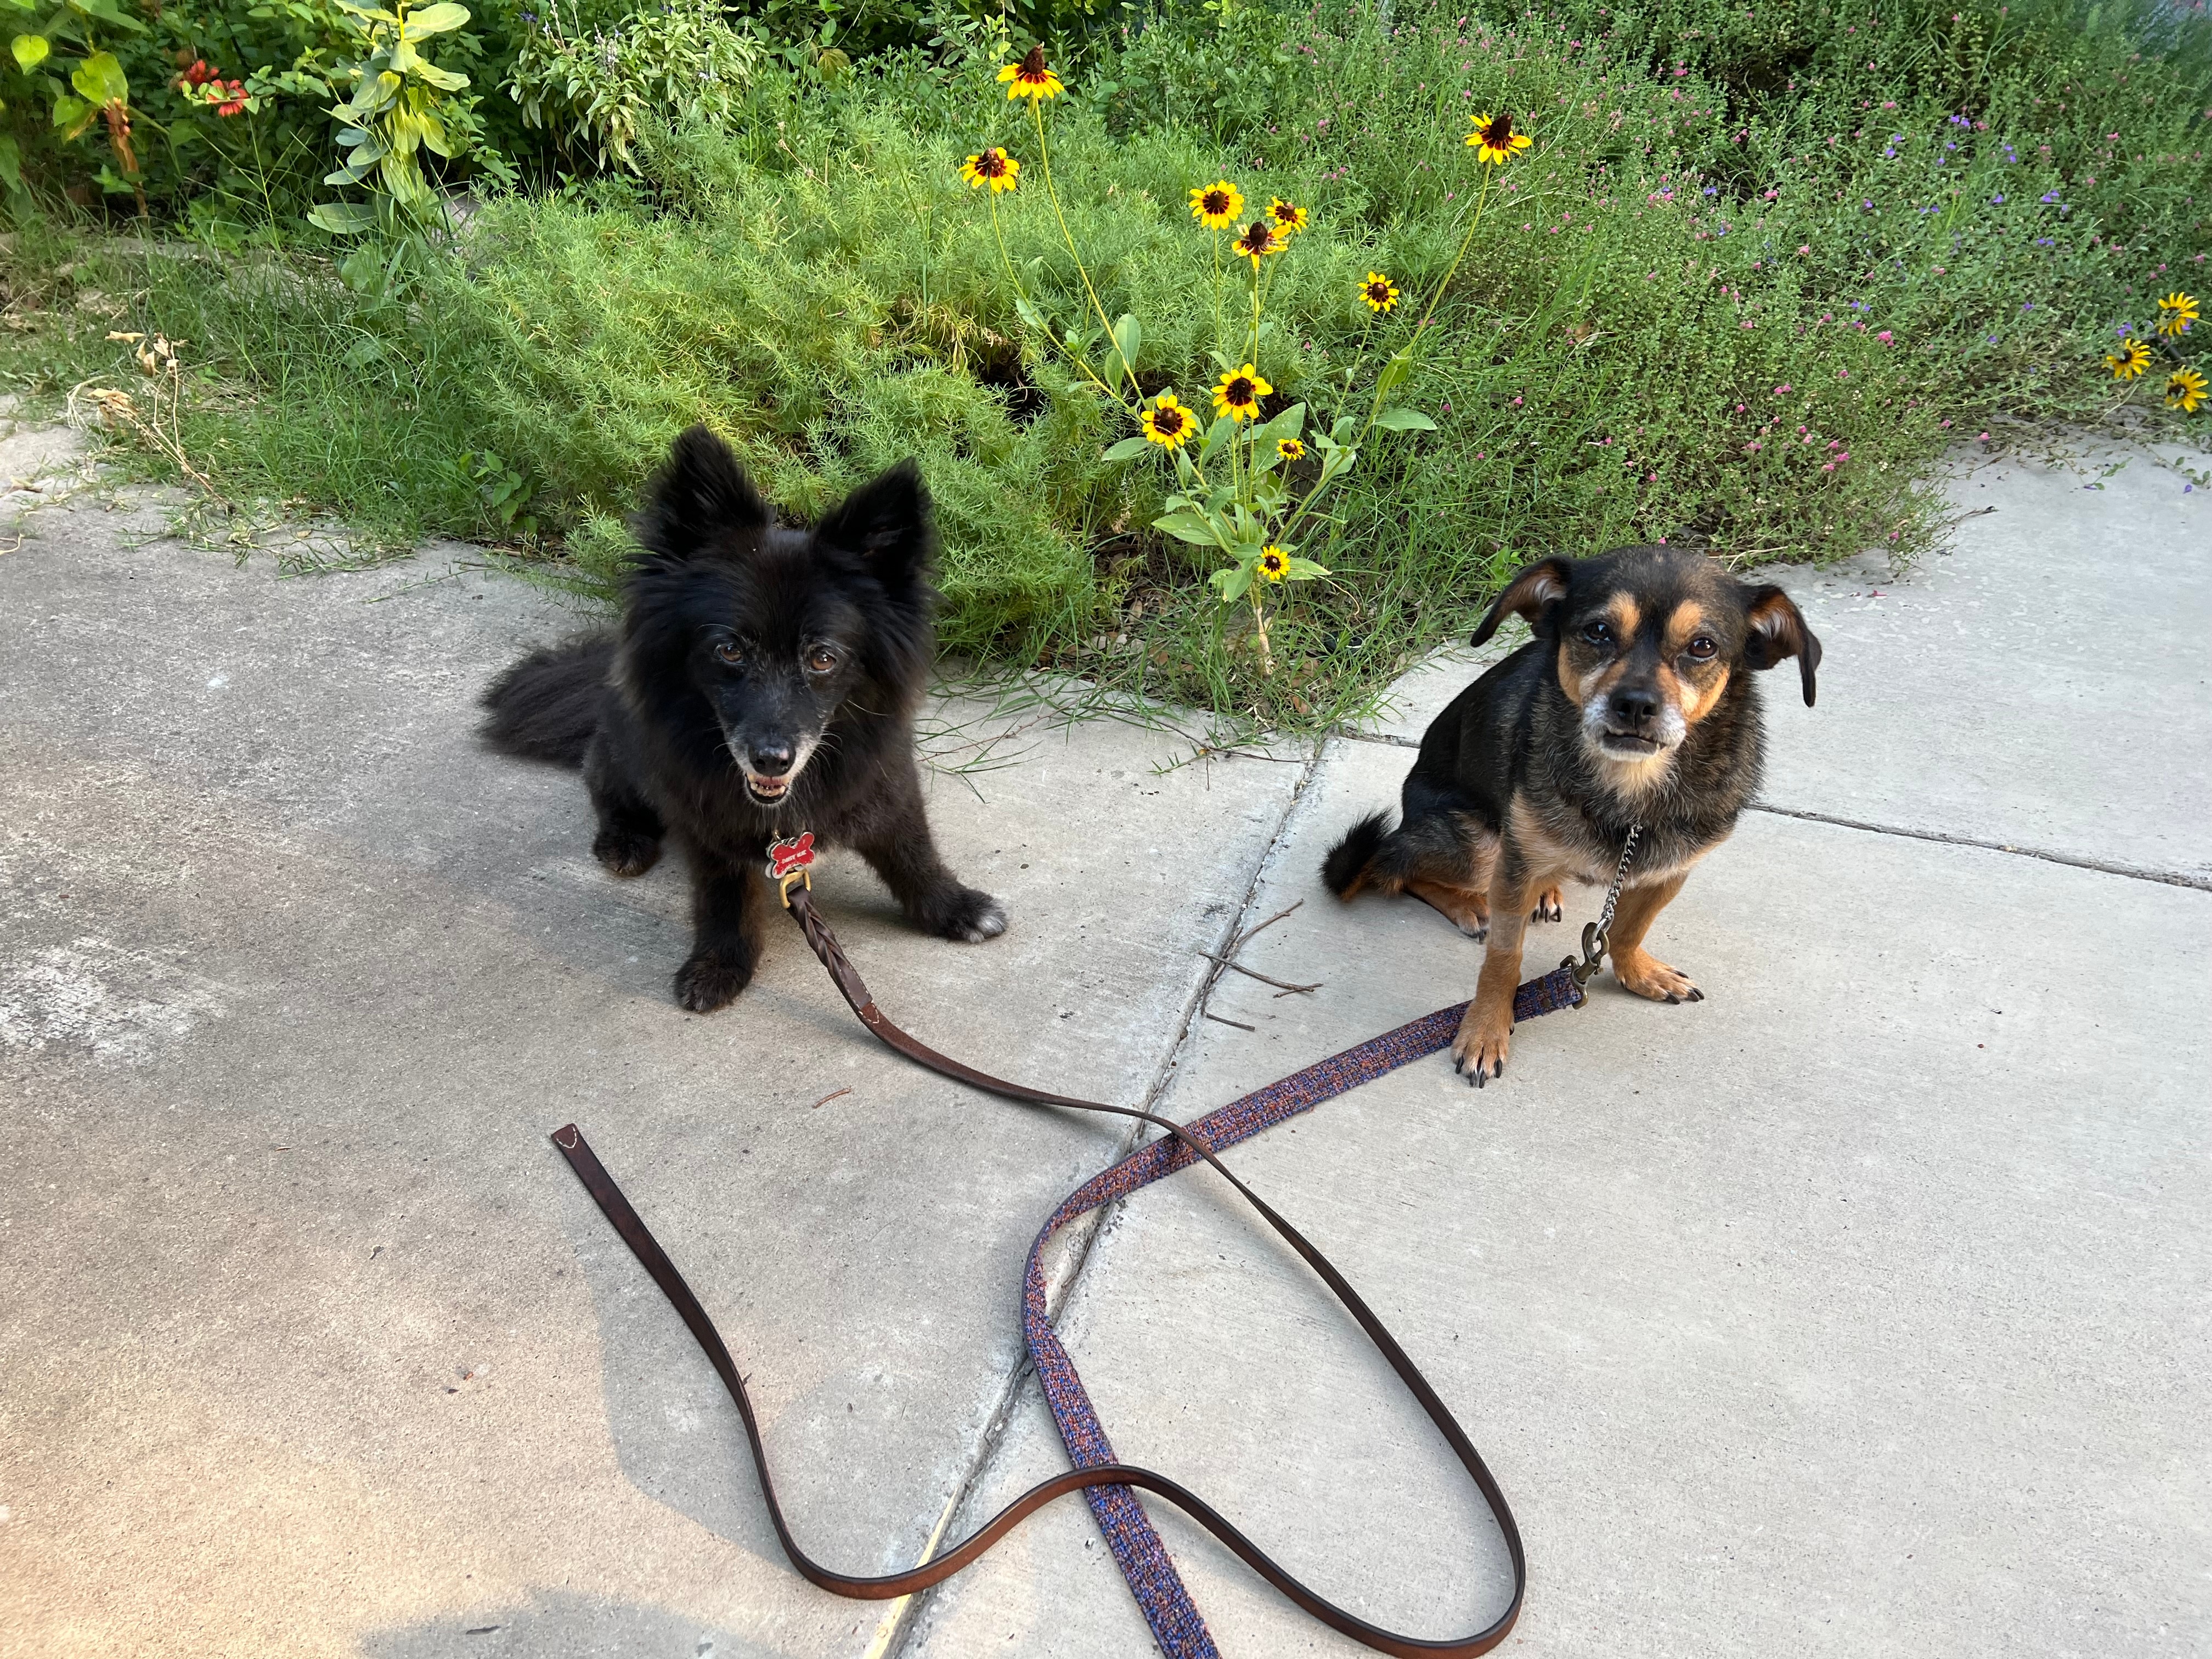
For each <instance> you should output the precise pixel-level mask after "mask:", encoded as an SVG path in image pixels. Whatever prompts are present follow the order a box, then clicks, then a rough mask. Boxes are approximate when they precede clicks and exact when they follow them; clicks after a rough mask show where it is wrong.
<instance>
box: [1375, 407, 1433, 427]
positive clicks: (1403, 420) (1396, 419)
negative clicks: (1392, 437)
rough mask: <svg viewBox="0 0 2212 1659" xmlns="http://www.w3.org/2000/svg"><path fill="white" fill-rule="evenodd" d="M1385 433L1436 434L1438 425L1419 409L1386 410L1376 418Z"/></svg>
mask: <svg viewBox="0 0 2212 1659" xmlns="http://www.w3.org/2000/svg"><path fill="white" fill-rule="evenodd" d="M1375 424H1376V425H1377V426H1379V427H1381V428H1383V430H1384V431H1385V432H1434V431H1435V430H1436V429H1437V423H1436V422H1434V421H1432V420H1431V419H1430V418H1429V417H1428V416H1425V415H1424V414H1422V413H1421V411H1420V410H1418V409H1386V410H1382V411H1381V412H1380V413H1378V414H1377V415H1376V416H1375Z"/></svg>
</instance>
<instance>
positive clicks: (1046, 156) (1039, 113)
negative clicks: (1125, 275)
mask: <svg viewBox="0 0 2212 1659" xmlns="http://www.w3.org/2000/svg"><path fill="white" fill-rule="evenodd" d="M1030 118H1031V119H1032V120H1034V121H1035V122H1036V136H1037V166H1038V167H1039V169H1040V170H1041V171H1042V173H1044V193H1045V195H1046V196H1047V197H1048V198H1049V199H1050V200H1051V202H1052V213H1053V217H1054V218H1055V219H1057V220H1059V221H1060V240H1062V241H1064V242H1066V244H1067V257H1068V258H1071V259H1073V260H1074V261H1075V274H1076V275H1077V276H1080V277H1081V278H1083V291H1084V292H1085V294H1087V295H1090V296H1091V309H1092V310H1093V311H1095V312H1097V313H1098V325H1099V326H1100V327H1101V328H1103V329H1104V330H1105V331H1106V337H1107V339H1108V340H1109V341H1111V342H1112V343H1113V347H1114V356H1115V358H1116V359H1117V360H1118V361H1119V362H1120V363H1121V372H1122V374H1126V375H1127V376H1128V380H1129V384H1130V385H1131V386H1135V385H1136V384H1137V366H1136V365H1135V364H1134V363H1133V362H1130V361H1129V360H1128V359H1127V357H1124V356H1121V342H1120V341H1119V340H1116V339H1115V338H1114V325H1113V323H1112V322H1111V321H1110V320H1109V319H1108V318H1107V315H1106V307H1104V306H1103V305H1101V304H1100V303H1099V302H1098V290H1097V289H1095V288H1093V287H1091V273H1090V272H1089V271H1088V270H1085V269H1084V266H1083V256H1082V255H1081V254H1080V253H1078V252H1076V251H1075V233H1074V232H1073V231H1071V230H1070V229H1068V228H1067V215H1066V214H1065V213H1064V212H1062V211H1061V210H1060V191H1058V190H1056V189H1054V186H1053V182H1052V152H1051V149H1050V148H1049V147H1048V145H1047V144H1046V143H1045V140H1044V100H1042V99H1039V98H1032V99H1030ZM1091 378H1092V379H1093V380H1096V379H1097V376H1096V375H1092V376H1091ZM1110 395H1112V396H1113V397H1114V398H1115V400H1116V401H1117V402H1118V401H1119V400H1120V398H1121V393H1120V392H1114V393H1112V394H1110Z"/></svg>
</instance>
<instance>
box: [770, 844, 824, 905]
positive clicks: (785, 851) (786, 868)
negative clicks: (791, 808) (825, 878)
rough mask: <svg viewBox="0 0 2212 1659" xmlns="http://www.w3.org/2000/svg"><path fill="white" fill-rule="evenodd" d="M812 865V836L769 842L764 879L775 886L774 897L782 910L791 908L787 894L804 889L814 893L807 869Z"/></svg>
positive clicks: (810, 876) (812, 878) (809, 870)
mask: <svg viewBox="0 0 2212 1659" xmlns="http://www.w3.org/2000/svg"><path fill="white" fill-rule="evenodd" d="M813 862H814V832H813V831H812V830H811V829H805V830H802V831H800V832H799V834H798V835H797V836H793V837H791V838H790V839H789V840H787V841H779V842H771V843H770V844H769V849H768V878H769V880H770V881H772V882H774V883H775V894H776V896H777V897H778V898H780V899H781V900H782V901H783V908H785V909H787V910H788V909H789V908H791V890H792V888H793V886H799V887H804V888H805V889H806V890H807V891H808V892H810V893H811V892H812V891H813V890H814V877H813V875H812V874H811V868H810V866H812V864H813Z"/></svg>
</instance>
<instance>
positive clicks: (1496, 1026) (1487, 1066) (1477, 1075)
mask: <svg viewBox="0 0 2212 1659" xmlns="http://www.w3.org/2000/svg"><path fill="white" fill-rule="evenodd" d="M1512 1042H1513V1011H1512V1009H1511V1008H1510V1007H1509V1008H1508V1009H1507V1010H1506V1011H1505V1018H1504V1020H1503V1021H1502V1022H1501V1021H1499V1020H1497V1019H1495V1018H1489V1017H1486V1016H1485V1015H1484V1014H1483V1013H1482V1012H1481V1011H1480V1009H1477V1008H1469V1009H1468V1011H1467V1012H1466V1014H1465V1015H1464V1016H1463V1017H1462V1018H1461V1020H1460V1023H1459V1035H1458V1036H1455V1037H1454V1038H1453V1039H1452V1048H1451V1052H1452V1069H1453V1070H1454V1071H1455V1072H1457V1073H1459V1074H1460V1075H1461V1076H1462V1077H1463V1078H1465V1079H1467V1080H1468V1082H1469V1083H1472V1084H1473V1085H1474V1086H1475V1087H1476V1088H1478V1089H1480V1088H1481V1087H1482V1086H1483V1085H1485V1084H1486V1083H1487V1082H1489V1081H1490V1079H1492V1078H1494V1077H1504V1075H1505V1051H1506V1049H1507V1048H1510V1047H1511V1046H1512Z"/></svg>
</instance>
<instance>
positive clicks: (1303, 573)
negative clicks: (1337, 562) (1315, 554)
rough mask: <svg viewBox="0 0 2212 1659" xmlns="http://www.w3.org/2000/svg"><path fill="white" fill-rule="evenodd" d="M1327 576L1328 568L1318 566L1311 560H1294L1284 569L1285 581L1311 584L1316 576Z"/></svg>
mask: <svg viewBox="0 0 2212 1659" xmlns="http://www.w3.org/2000/svg"><path fill="white" fill-rule="evenodd" d="M1327 574H1328V569H1327V568H1326V567H1324V566H1322V565H1318V564H1316V563H1315V562H1313V561H1312V560H1311V559H1292V560H1291V562H1289V563H1288V564H1287V565H1285V566H1284V567H1283V579H1284V580H1285V581H1293V582H1310V581H1311V580H1313V579H1314V578H1315V577H1316V576H1326V575H1327Z"/></svg>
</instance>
